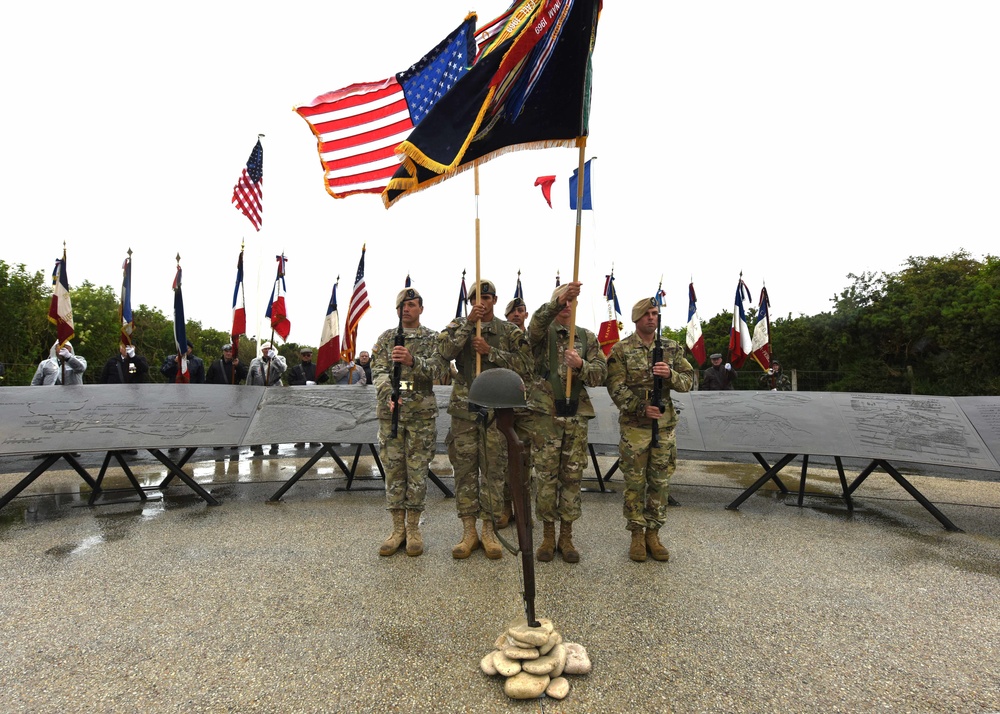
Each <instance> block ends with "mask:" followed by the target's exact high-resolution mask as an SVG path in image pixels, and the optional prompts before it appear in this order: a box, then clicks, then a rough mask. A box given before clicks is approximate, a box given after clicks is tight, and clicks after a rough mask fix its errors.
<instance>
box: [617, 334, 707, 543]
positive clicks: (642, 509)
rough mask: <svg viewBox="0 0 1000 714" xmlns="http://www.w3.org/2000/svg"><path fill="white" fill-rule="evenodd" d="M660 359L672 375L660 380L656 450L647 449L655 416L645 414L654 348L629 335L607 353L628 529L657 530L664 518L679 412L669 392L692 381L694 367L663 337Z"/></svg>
mask: <svg viewBox="0 0 1000 714" xmlns="http://www.w3.org/2000/svg"><path fill="white" fill-rule="evenodd" d="M662 344H663V361H664V362H666V363H667V364H668V365H669V366H670V379H669V380H665V381H664V385H663V387H664V390H663V391H664V393H663V395H662V402H663V406H664V410H663V416H662V417H660V419H659V439H660V446H659V447H658V448H655V449H653V448H650V445H651V441H652V429H651V427H652V423H653V420H652V419H649V418H647V417H646V416H644V415H645V412H646V407H647V406H648V405H649V401H650V395H649V392H650V391H651V390H652V388H653V349H654V348H655V346H656V343H655V341H654V342H653V343H652V344H650V345H646V344H644V343H643V341H642V339H641V338H640V337H639V335H638V334H632V335H630V336H628V337H626V338H625V339H624V340H622V341H621V342H618V343H616V344H615V346H614V347H612V348H611V355H610V356H609V357H608V382H607V384H608V392H609V393H610V394H611V399H613V400H614V402H615V404H616V405H617V406H618V410H619V415H618V425H619V427H620V428H621V441H620V442H619V444H618V455H619V464H620V466H621V470H622V476H623V477H624V479H625V505H624V508H623V513H624V515H625V520H626V521H627V524H626V527H627V528H628V529H629V530H633V528H636V527H645V528H648V529H651V530H654V531H655V530H658V529H659V528H660V527H661V526H662V525H663V521H664V519H665V516H666V510H667V496H668V492H669V489H670V477H671V476H673V474H674V469H675V468H676V465H677V442H676V440H675V438H674V427H675V426H676V425H677V415H676V414H675V413H674V405H673V402H672V400H671V399H670V394H669V390H670V389H673V390H674V391H676V392H687V391H689V390H690V389H691V385H692V384H693V382H694V369H693V368H692V367H691V365H690V363H688V361H687V360H686V359H684V350H683V348H682V347H681V346H680V345H679V344H678V343H676V342H674V341H673V340H668V339H665V338H664V339H663V340H662Z"/></svg>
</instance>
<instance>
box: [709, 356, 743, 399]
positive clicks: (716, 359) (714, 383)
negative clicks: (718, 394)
mask: <svg viewBox="0 0 1000 714" xmlns="http://www.w3.org/2000/svg"><path fill="white" fill-rule="evenodd" d="M710 359H711V360H712V366H711V367H709V368H708V369H706V370H705V376H704V377H702V378H701V388H702V389H703V390H706V391H719V390H723V389H735V387H733V384H734V383H735V382H736V370H735V369H733V366H732V365H731V364H729V362H726V364H725V365H723V364H722V355H721V354H719V353H718V352H716V353H715V354H714V355H712V356H711V357H710Z"/></svg>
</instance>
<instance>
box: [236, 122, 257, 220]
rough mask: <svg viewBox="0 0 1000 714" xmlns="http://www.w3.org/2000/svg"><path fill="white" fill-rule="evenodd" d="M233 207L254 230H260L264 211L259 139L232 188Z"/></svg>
mask: <svg viewBox="0 0 1000 714" xmlns="http://www.w3.org/2000/svg"><path fill="white" fill-rule="evenodd" d="M233 205H234V206H236V207H237V208H238V209H239V210H240V211H242V213H243V215H244V216H246V217H247V218H249V219H250V222H251V223H252V224H253V227H254V228H256V229H257V230H258V231H259V230H260V226H261V223H262V222H263V217H262V215H261V214H262V213H263V210H264V147H262V146H261V145H260V139H258V140H257V145H256V146H254V147H253V151H251V152H250V158H249V159H247V165H246V166H245V167H244V168H243V172H242V173H241V174H240V178H239V180H238V181H237V182H236V185H235V186H234V187H233Z"/></svg>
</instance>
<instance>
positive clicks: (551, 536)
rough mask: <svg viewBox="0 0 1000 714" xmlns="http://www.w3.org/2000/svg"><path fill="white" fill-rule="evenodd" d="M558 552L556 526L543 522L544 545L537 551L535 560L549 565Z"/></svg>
mask: <svg viewBox="0 0 1000 714" xmlns="http://www.w3.org/2000/svg"><path fill="white" fill-rule="evenodd" d="M555 552H556V524H555V523H551V522H549V521H542V544H541V545H540V546H538V550H537V551H535V559H536V560H538V561H540V562H542V563H548V562H549V561H550V560H552V556H553V554H554V553H555Z"/></svg>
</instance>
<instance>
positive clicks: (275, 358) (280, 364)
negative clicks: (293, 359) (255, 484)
mask: <svg viewBox="0 0 1000 714" xmlns="http://www.w3.org/2000/svg"><path fill="white" fill-rule="evenodd" d="M260 354H261V356H260V357H256V358H254V360H253V362H251V363H250V372H249V373H248V374H247V386H251V387H273V386H275V385H279V384H281V375H283V374H284V373H285V368H286V367H287V366H288V363H287V362H286V361H285V358H284V357H282V356H281V355H279V354H278V350H276V349H274V345H272V344H271V343H270V342H265V343H264V344H262V345H261V346H260ZM250 450H251V451H252V452H253V454H254V455H255V456H263V454H264V449H263V447H262V446H261V445H259V444H258V445H256V446H252V447H250ZM271 453H272V454H277V453H278V445H277V444H271Z"/></svg>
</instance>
